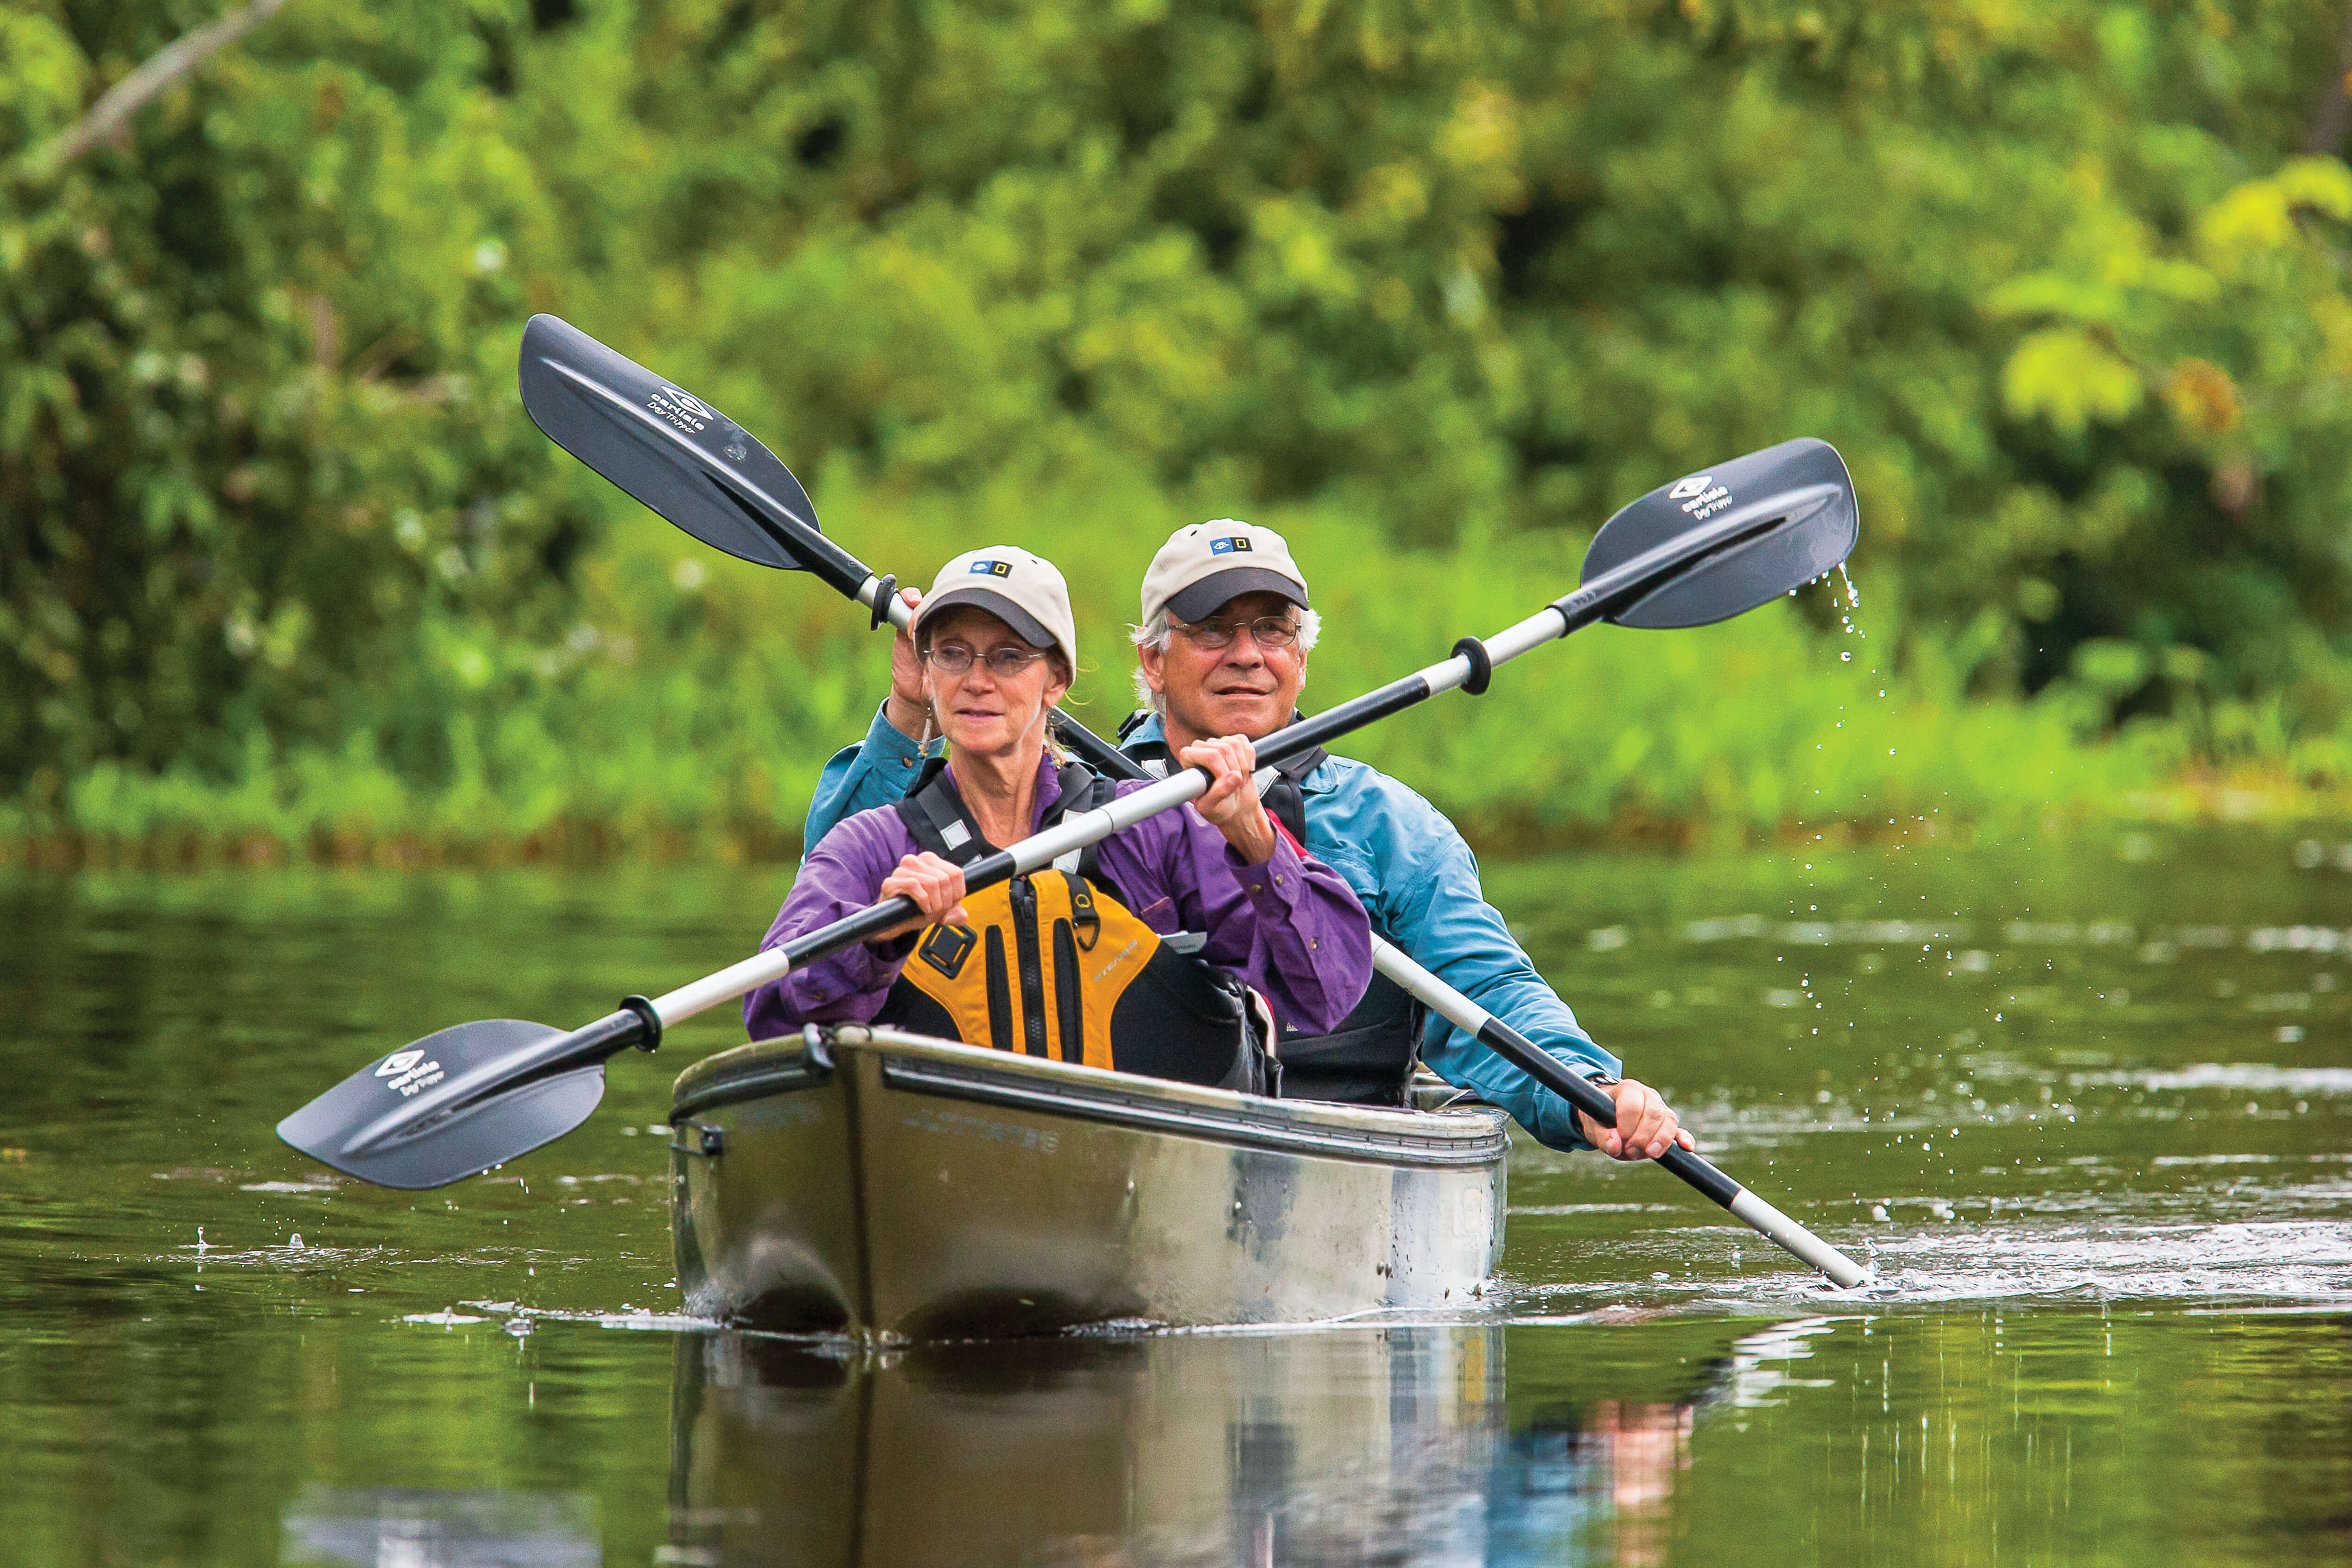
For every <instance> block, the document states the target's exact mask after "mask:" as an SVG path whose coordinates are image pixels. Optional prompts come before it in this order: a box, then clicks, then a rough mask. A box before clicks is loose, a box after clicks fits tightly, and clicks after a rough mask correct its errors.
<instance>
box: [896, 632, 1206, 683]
mask: <svg viewBox="0 0 2352 1568" xmlns="http://www.w3.org/2000/svg"><path fill="white" fill-rule="evenodd" d="M1228 640H1230V639H1228ZM1047 651H1048V650H1047V649H1045V648H1041V647H1017V646H1015V645H1014V644H1012V643H1006V644H1004V645H1003V647H997V648H992V649H991V650H990V651H989V653H988V655H987V657H986V658H982V656H981V655H979V654H977V653H975V652H973V651H972V650H971V648H969V647H965V646H964V645H963V644H961V643H960V642H943V643H934V644H932V645H931V646H930V647H927V648H925V649H924V650H923V662H924V663H926V664H928V665H929V666H930V667H931V668H933V669H936V670H938V671H939V672H940V674H942V675H961V674H963V673H965V672H966V671H968V670H969V669H971V667H972V663H973V661H974V660H979V661H980V662H982V663H984V664H986V665H987V666H988V669H989V673H990V674H992V675H993V676H995V677H996V679H999V680H1012V679H1016V678H1018V677H1019V676H1020V674H1021V672H1022V671H1023V670H1025V669H1027V668H1029V667H1030V666H1031V665H1033V664H1034V663H1036V662H1037V661H1038V660H1039V659H1041V658H1045V655H1046V653H1047Z"/></svg>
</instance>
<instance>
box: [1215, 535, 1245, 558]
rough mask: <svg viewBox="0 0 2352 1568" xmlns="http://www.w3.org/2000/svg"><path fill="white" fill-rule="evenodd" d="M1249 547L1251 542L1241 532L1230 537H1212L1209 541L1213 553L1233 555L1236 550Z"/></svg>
mask: <svg viewBox="0 0 2352 1568" xmlns="http://www.w3.org/2000/svg"><path fill="white" fill-rule="evenodd" d="M1249 547H1250V542H1249V541H1248V540H1246V539H1244V538H1242V537H1241V536H1240V535H1239V534H1235V535H1234V536H1233V537H1232V538H1230V539H1212V540H1211V541H1209V553H1210V554H1212V555H1231V554H1232V553H1233V552H1234V551H1236V550H1247V549H1248V548H1249Z"/></svg>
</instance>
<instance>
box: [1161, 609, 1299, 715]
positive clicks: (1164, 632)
mask: <svg viewBox="0 0 2352 1568" xmlns="http://www.w3.org/2000/svg"><path fill="white" fill-rule="evenodd" d="M1322 632H1323V617H1322V616H1318V615H1317V614H1316V613H1315V612H1314V611H1312V610H1307V609H1302V610H1300V611H1299V612H1298V657H1299V658H1306V657H1307V655H1308V654H1309V653H1312V652H1313V651H1314V650H1315V639H1316V638H1317V637H1320V636H1321V635H1322ZM1171 634H1172V628H1171V626H1170V624H1169V620H1168V612H1167V610H1166V609H1165V608H1164V607H1163V608H1161V609H1158V610H1154V611H1153V612H1152V613H1151V618H1150V620H1148V621H1146V622H1144V623H1143V625H1141V626H1129V627H1128V628H1127V640H1128V641H1129V642H1131V643H1133V644H1134V645H1135V646H1136V647H1138V648H1147V647H1148V648H1150V649H1151V650H1152V651H1153V652H1154V653H1166V652H1167V651H1168V639H1169V637H1170V636H1171ZM1134 676H1135V700H1137V701H1138V702H1140V703H1141V704H1143V706H1145V707H1146V708H1149V709H1150V710H1152V711H1153V712H1154V713H1157V714H1159V715H1160V717H1161V718H1163V719H1165V718H1166V717H1167V716H1168V699H1167V698H1165V697H1163V696H1161V695H1160V693H1159V692H1157V691H1154V690H1152V689H1151V682H1150V681H1148V680H1146V679H1143V667H1142V666H1141V665H1138V666H1136V668H1135V670H1134Z"/></svg>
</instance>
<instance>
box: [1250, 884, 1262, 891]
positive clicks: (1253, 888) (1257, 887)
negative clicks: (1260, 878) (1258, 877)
mask: <svg viewBox="0 0 2352 1568" xmlns="http://www.w3.org/2000/svg"><path fill="white" fill-rule="evenodd" d="M1250 891H1251V892H1253V893H1263V892H1265V884H1264V883H1262V882H1252V883H1251V884H1250Z"/></svg>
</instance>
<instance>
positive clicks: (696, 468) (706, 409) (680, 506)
mask: <svg viewBox="0 0 2352 1568" xmlns="http://www.w3.org/2000/svg"><path fill="white" fill-rule="evenodd" d="M520 374H521V381H522V405H523V407H524V408H525V409H527V410H528V411H529V412H530V417H531V420H532V422H533V423H535V424H536V425H538V426H539V427H540V429H541V430H542V431H544V432H546V434H547V437H548V438H549V439H550V440H551V441H553V442H554V443H555V444H556V445H557V446H559V447H562V448H563V449H564V450H565V451H567V452H569V453H571V454H572V456H573V457H575V458H579V459H580V460H581V461H582V462H583V463H585V464H587V465H588V466H589V467H590V468H593V469H595V470H596V471H597V472H598V473H600V474H602V475H604V478H606V479H610V480H612V481H613V483H614V484H616V485H618V486H620V488H621V489H625V490H626V491H628V492H629V494H630V495H632V496H634V497H635V498H636V499H637V500H639V501H641V502H642V503H644V504H645V505H646V506H647V507H650V508H651V509H652V510H654V511H656V512H657V513H659V514H660V515H661V516H663V517H666V518H667V519H668V520H669V521H672V522H674V523H676V524H677V526H678V527H680V528H682V529H684V530H686V531H687V532H688V533H690V534H692V535H694V537H695V538H697V539H699V540H700V541H702V542H704V543H705V544H708V545H709V546H711V547H712V548H713V549H716V550H723V551H725V552H727V553H728V554H730V555H733V556H736V557H738V558H740V559H741V560H744V561H750V562H753V563H757V564H759V565H761V566H776V567H781V568H782V569H784V570H786V571H804V570H807V569H809V566H810V563H809V562H808V561H807V560H806V559H804V558H803V554H802V552H801V551H800V550H799V549H797V548H796V547H795V544H794V541H793V533H792V529H791V526H790V525H791V524H793V523H797V524H798V525H799V526H801V527H802V528H805V529H807V530H808V531H811V532H818V531H821V530H819V528H818V526H817V518H816V508H815V507H814V505H812V504H811V503H810V501H809V498H808V492H807V491H806V490H804V489H802V488H801V482H800V480H798V479H794V478H793V471H792V470H791V469H790V468H786V467H784V465H783V462H782V459H780V458H777V456H776V455H775V454H774V453H773V452H771V451H770V450H768V448H767V447H763V446H761V444H760V442H759V440H758V439H757V438H756V437H753V436H752V435H751V433H750V432H749V431H747V430H745V429H744V428H743V427H742V426H740V425H738V424H736V423H735V422H734V421H733V420H732V419H730V418H728V417H727V416H725V415H723V414H721V413H719V411H718V410H717V409H715V408H713V407H711V406H710V405H709V404H708V403H705V402H703V401H702V399H700V398H698V397H697V396H695V395H693V394H692V393H690V392H688V391H686V390H685V389H684V388H682V387H680V386H678V385H677V384H675V383H672V382H669V381H666V380H664V379H663V378H662V377H660V376H658V375H656V374H654V373H653V372H651V371H649V370H647V369H646V367H645V366H643V365H641V364H639V363H636V362H635V360H632V359H629V358H628V357H627V356H625V355H624V354H620V353H614V351H613V350H611V349H609V348H606V347H605V346H604V344H603V343H600V342H597V341H596V340H595V339H594V338H592V337H590V336H589V335H588V334H587V333H585V332H583V331H581V330H580V329H579V328H577V327H574V326H572V324H571V323H570V322H568V321H562V320H561V319H559V318H557V317H554V316H533V317H532V318H531V319H530V324H529V325H527V326H526V327H524V328H523V334H522V364H521V371H520Z"/></svg>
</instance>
